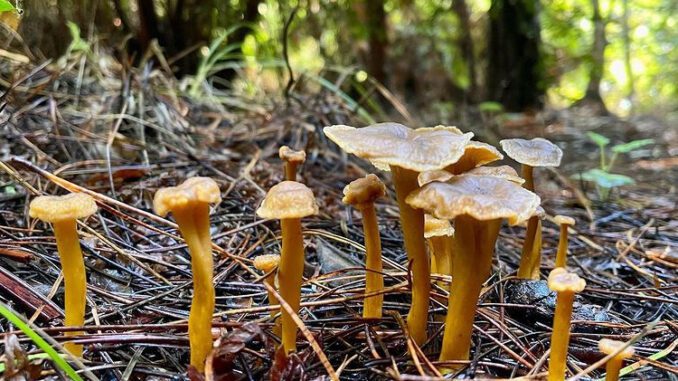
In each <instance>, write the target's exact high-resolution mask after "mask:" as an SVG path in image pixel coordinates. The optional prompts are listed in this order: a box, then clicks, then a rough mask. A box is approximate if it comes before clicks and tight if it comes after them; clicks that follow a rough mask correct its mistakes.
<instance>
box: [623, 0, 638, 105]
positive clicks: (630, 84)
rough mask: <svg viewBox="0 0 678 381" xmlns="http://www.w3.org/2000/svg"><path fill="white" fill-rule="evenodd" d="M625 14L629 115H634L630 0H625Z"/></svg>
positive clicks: (634, 94) (624, 30)
mask: <svg viewBox="0 0 678 381" xmlns="http://www.w3.org/2000/svg"><path fill="white" fill-rule="evenodd" d="M623 6H624V14H623V15H622V33H623V34H624V66H625V67H626V85H627V91H628V96H627V97H628V100H629V115H633V104H634V102H635V97H636V89H635V84H634V78H633V67H632V66H631V31H630V30H629V0H624V1H623Z"/></svg>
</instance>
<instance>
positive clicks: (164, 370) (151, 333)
mask: <svg viewBox="0 0 678 381" xmlns="http://www.w3.org/2000/svg"><path fill="white" fill-rule="evenodd" d="M81 62H84V61H81V60H79V59H72V60H70V61H67V62H65V63H64V62H62V63H59V64H58V65H57V64H52V65H50V66H45V67H36V66H32V65H27V64H21V65H19V64H16V63H11V62H9V61H5V62H4V63H2V64H0V78H1V79H0V80H1V81H3V82H2V87H3V88H7V87H9V84H10V83H12V82H17V80H19V79H22V80H23V81H22V82H21V83H20V84H18V85H17V86H15V87H13V88H12V89H11V90H10V91H8V92H7V93H6V94H5V95H3V96H2V98H0V158H2V160H3V164H2V166H1V167H0V169H1V170H0V279H1V280H2V281H0V300H1V301H3V302H4V303H7V304H8V305H10V306H11V307H12V308H13V309H14V310H15V311H17V312H18V313H19V314H22V315H24V316H26V317H27V318H28V319H30V321H31V322H32V325H33V327H40V328H41V329H42V331H43V332H45V333H46V334H47V335H49V336H51V337H53V338H54V339H56V340H57V341H63V339H64V329H63V326H62V321H61V319H62V317H63V310H62V309H61V306H62V305H63V291H62V287H61V286H62V283H63V282H62V277H61V276H60V266H59V260H58V256H57V253H56V249H55V242H54V239H53V237H52V232H51V229H50V228H49V226H47V225H45V224H43V223H40V222H37V221H35V220H31V219H29V218H28V216H27V206H28V203H29V202H30V200H31V199H32V198H33V197H35V196H36V195H38V194H60V193H64V191H65V190H64V189H62V188H64V186H63V185H64V184H63V183H62V186H59V185H57V184H55V183H54V182H53V181H50V180H49V177H50V176H51V175H54V176H58V177H59V178H61V179H64V180H67V181H68V182H69V183H68V184H75V185H68V184H66V185H65V186H66V187H67V188H71V190H73V187H75V186H80V187H84V188H87V189H89V190H90V191H91V192H92V194H93V195H94V197H95V198H96V199H97V201H98V203H99V206H100V212H99V213H98V214H97V215H95V216H93V217H91V218H89V219H88V220H87V221H85V223H84V224H83V225H81V229H80V234H81V237H82V245H83V250H84V252H85V256H86V265H87V270H88V308H87V311H88V312H87V317H86V318H87V321H86V324H87V327H86V333H85V334H82V335H80V336H78V337H77V339H76V342H79V343H82V344H84V345H85V349H86V352H85V356H84V359H83V361H82V365H83V366H84V369H81V370H80V371H81V373H82V374H83V375H84V376H85V377H86V376H87V374H88V372H91V374H93V375H95V376H96V377H98V378H99V379H101V380H118V379H131V380H164V379H182V378H184V377H186V372H187V369H186V367H187V363H188V348H187V347H188V339H187V335H186V318H187V316H188V310H189V306H190V300H191V272H190V266H189V257H188V251H187V249H186V246H185V244H184V242H183V241H182V240H181V239H180V238H178V237H177V232H176V229H175V227H174V225H173V223H172V222H171V220H167V219H163V218H160V217H157V216H154V215H153V214H152V197H153V194H154V192H155V191H156V190H157V189H158V188H160V187H165V186H171V185H176V184H178V183H180V182H182V181H183V180H184V179H185V178H187V177H190V176H194V175H202V176H209V177H212V178H213V179H215V180H216V181H217V183H218V184H219V185H220V187H221V189H222V197H223V201H222V203H221V204H220V205H218V206H216V207H215V208H214V209H213V211H212V216H211V218H212V237H213V241H214V243H215V244H216V245H217V246H218V248H219V249H218V250H216V253H215V255H216V266H215V281H216V287H217V309H216V310H217V315H218V318H216V319H215V321H214V327H215V331H214V334H215V339H217V338H218V340H217V347H218V350H217V351H215V357H214V359H213V364H214V373H213V374H212V375H214V376H215V377H214V379H221V380H235V379H252V380H258V379H262V378H264V377H268V376H267V375H268V374H270V375H271V377H272V379H295V380H301V379H314V378H318V377H322V376H326V375H327V374H328V370H327V368H328V367H331V368H332V369H333V371H334V372H336V373H339V374H340V375H341V378H342V379H350V380H362V379H364V380H373V379H401V380H415V379H417V380H425V379H432V378H434V377H436V375H437V371H436V370H435V364H436V360H437V354H438V353H439V351H440V343H441V337H442V332H441V321H440V316H442V315H443V314H444V311H445V310H444V307H443V304H441V302H444V301H445V295H446V291H445V289H444V288H443V287H442V285H443V284H444V280H443V281H442V283H441V284H439V285H435V286H434V297H433V304H432V314H431V320H430V322H429V326H428V327H429V335H430V339H429V341H428V342H427V343H426V344H425V345H423V346H422V348H421V351H420V352H416V353H417V356H415V357H413V356H412V355H411V352H408V343H407V341H406V340H405V335H404V334H403V328H402V325H403V318H404V316H405V315H406V314H407V310H408V302H409V293H408V285H407V280H408V278H407V276H406V265H405V264H406V257H405V254H404V252H403V250H402V239H401V234H400V230H399V226H398V219H397V208H396V206H395V203H394V202H393V201H391V200H392V197H391V198H390V199H384V200H382V201H381V203H379V204H378V207H377V209H378V215H379V221H380V224H381V233H382V240H383V249H384V261H385V262H384V266H385V272H386V273H387V274H388V276H386V286H387V287H388V292H387V293H386V294H385V309H386V310H387V311H388V312H387V313H386V315H385V317H384V318H383V319H382V320H381V321H378V322H375V321H365V320H363V319H362V318H361V317H360V305H361V292H362V290H363V288H364V283H363V279H362V274H363V271H362V270H361V268H360V267H361V263H363V259H364V257H363V256H364V247H363V246H362V242H363V233H362V228H361V219H360V217H359V215H358V214H357V213H355V212H354V211H352V210H350V209H349V208H347V207H346V206H344V205H343V204H342V203H341V191H342V189H343V187H344V186H345V185H346V184H347V183H348V182H350V181H352V180H354V179H356V178H357V177H359V176H363V175H364V174H366V173H370V172H375V171H376V169H374V168H372V167H370V165H369V164H367V163H365V162H362V161H360V160H358V159H355V158H353V157H346V156H345V155H343V154H342V153H341V152H340V151H339V150H338V149H337V147H336V146H333V145H332V144H330V143H329V142H328V141H327V140H326V139H325V137H324V135H323V134H322V132H321V129H322V127H323V126H326V125H331V124H351V123H353V122H356V120H357V117H356V115H355V112H354V110H352V109H350V108H349V107H348V106H347V105H346V104H345V103H344V102H343V101H342V100H341V98H340V97H338V96H337V95H336V94H333V93H329V92H318V93H314V94H309V95H301V94H297V95H296V96H295V97H294V99H290V100H289V101H286V100H285V99H284V98H283V99H280V98H273V97H272V98H271V99H268V100H267V101H265V102H264V101H261V100H259V101H254V100H244V99H236V98H228V97H225V96H222V97H220V98H218V101H217V100H215V99H217V98H211V99H203V100H202V101H201V102H198V101H196V100H191V99H189V98H185V97H182V96H179V95H178V94H179V91H178V89H179V88H180V87H181V84H180V83H178V82H177V81H176V80H175V79H173V78H171V77H168V76H165V75H164V74H163V72H162V71H159V70H146V71H128V70H122V68H121V67H120V66H119V65H116V64H114V63H110V62H108V63H106V62H103V61H98V63H91V62H89V61H88V62H87V64H82V63H81ZM58 66H59V68H57V67H58ZM83 68H84V69H83ZM121 78H122V80H121ZM356 123H360V122H356ZM480 123H482V122H481V121H477V122H475V123H471V124H470V126H459V127H461V128H462V129H464V130H472V131H475V132H477V135H478V138H479V139H481V140H482V139H483V138H487V139H488V142H489V143H493V144H496V143H497V142H496V141H493V140H495V139H496V138H503V137H517V136H520V137H528V138H530V137H533V136H543V137H546V138H549V139H551V140H552V141H554V142H557V143H558V144H559V145H560V146H561V147H562V148H563V149H564V151H565V157H564V160H563V165H562V166H561V167H560V168H558V169H555V170H538V171H537V177H538V179H537V192H538V193H539V194H540V196H541V197H542V199H543V206H544V208H545V210H546V212H547V214H548V215H549V216H554V215H556V214H564V215H569V216H572V217H574V218H575V219H576V221H577V225H576V226H575V228H574V230H575V234H572V237H571V241H570V256H569V263H568V264H569V266H570V267H571V269H573V270H574V271H576V272H577V273H578V274H579V275H580V276H582V277H583V278H584V279H586V281H587V284H588V287H587V288H586V289H585V290H584V292H582V293H581V299H579V300H578V303H577V306H576V308H575V317H574V323H573V335H572V339H571V344H570V354H571V357H570V358H569V362H568V364H569V369H570V371H571V372H572V374H578V375H580V377H581V378H583V379H590V378H597V377H599V376H600V375H601V374H602V373H601V369H589V366H590V365H591V364H593V363H595V362H596V361H598V360H600V358H601V357H602V356H601V355H600V353H598V350H597V342H598V340H599V339H601V338H603V337H607V338H614V339H618V340H633V341H634V342H635V344H634V345H635V347H636V354H635V356H634V357H633V358H632V360H631V362H630V364H631V368H630V369H625V370H624V371H625V372H626V373H630V374H629V377H631V378H629V379H644V380H647V379H662V380H669V379H673V380H675V379H678V378H677V376H676V372H677V371H678V356H676V353H677V351H676V347H677V346H678V324H677V323H676V322H677V321H678V306H677V304H678V295H677V292H676V291H677V290H678V282H677V281H676V273H677V271H676V270H677V269H678V256H676V248H677V247H678V219H677V218H676V217H678V215H677V212H676V188H675V186H676V184H678V163H677V162H676V160H675V159H676V155H678V146H677V145H676V144H678V143H677V142H678V139H677V136H678V132H677V131H676V128H675V127H673V129H671V128H668V127H666V126H664V125H663V122H662V121H661V120H656V119H652V118H645V119H644V118H637V119H636V120H635V121H634V122H622V121H620V120H618V119H616V118H611V117H608V118H595V117H590V116H585V115H578V114H576V113H574V112H571V111H560V112H551V113H548V115H546V114H544V115H543V116H541V117H539V118H533V117H524V119H522V120H521V119H520V118H513V119H510V120H508V119H502V118H497V119H495V120H493V122H492V124H493V127H491V128H490V130H491V131H488V128H480V127H477V126H480ZM476 127H477V128H476ZM588 130H595V131H597V132H600V133H602V134H604V135H607V136H608V137H610V138H611V139H613V140H615V141H627V140H631V139H636V138H639V137H651V138H654V139H655V140H656V144H655V145H654V146H653V147H652V148H648V149H647V150H643V151H639V152H638V153H636V157H633V158H620V162H619V164H618V166H617V168H618V172H621V173H624V174H627V175H630V176H632V177H633V178H635V180H636V181H637V184H636V185H633V186H626V187H623V188H619V189H616V190H614V191H613V192H612V194H611V196H610V199H609V200H607V201H604V202H603V201H599V198H598V196H597V195H596V192H595V190H594V189H593V188H592V187H591V186H590V185H589V186H587V185H586V184H581V183H580V182H579V181H577V180H574V179H573V177H572V176H573V175H575V174H577V173H578V172H581V171H583V170H585V169H589V168H591V167H592V166H593V167H595V166H596V165H597V162H598V156H597V152H596V148H595V146H594V145H593V144H592V143H591V142H589V141H588V140H587V138H586V136H585V131H588ZM281 145H289V146H291V147H293V148H296V149H302V148H303V149H305V150H306V152H307V154H308V156H307V162H306V163H305V165H304V167H303V168H302V171H301V176H300V180H301V181H303V182H304V183H305V184H307V185H308V186H309V187H310V188H311V189H312V190H313V191H314V193H315V196H316V198H317V200H318V202H319V205H320V211H321V212H320V214H319V215H318V216H314V217H311V218H308V219H305V220H304V223H305V230H304V232H305V237H306V244H307V266H306V271H305V276H306V281H305V282H304V286H303V297H302V302H303V306H304V307H303V308H302V311H301V312H300V316H301V318H302V320H303V322H304V325H305V326H306V328H307V329H308V331H309V332H310V333H311V334H312V338H313V340H314V341H315V343H316V344H317V345H316V346H312V345H308V340H306V339H305V338H304V337H302V336H300V339H299V343H300V345H299V352H298V353H297V354H296V355H294V356H291V357H289V358H288V359H284V358H281V357H280V356H276V353H275V345H276V343H277V339H276V338H275V337H274V336H273V335H272V333H271V328H272V323H271V320H270V319H269V309H268V308H267V302H266V290H265V288H264V287H263V286H262V284H261V277H260V275H259V274H258V273H257V272H256V270H254V269H253V266H252V258H253V257H255V256H257V255H260V254H265V253H277V252H278V251H279V240H278V237H277V232H278V231H279V226H278V223H277V222H276V221H267V220H262V219H259V218H257V217H256V215H255V212H254V211H255V209H256V207H257V206H258V204H259V203H260V202H261V200H262V198H263V196H264V195H265V193H266V190H268V189H269V188H270V187H271V186H272V185H274V184H276V183H278V182H279V181H281V180H282V164H281V162H280V161H279V159H278V158H277V152H278V148H279V147H280V146H281ZM50 174H51V175H50ZM379 175H380V177H381V178H382V179H383V180H384V181H385V182H387V183H388V182H389V179H388V178H389V176H388V174H384V173H381V174H379ZM523 236H524V228H522V227H505V228H504V229H502V232H501V235H500V238H499V241H498V244H497V255H496V259H497V260H496V261H495V263H494V266H493V273H492V276H491V278H490V279H489V280H488V281H487V283H486V287H485V288H484V289H483V294H482V298H481V301H480V305H479V310H478V314H477V316H476V321H475V331H474V339H473V349H472V360H471V361H470V362H469V363H468V364H465V366H464V368H463V369H462V370H461V371H460V373H459V374H458V375H457V376H459V377H466V378H472V377H476V378H491V377H500V378H510V377H520V376H526V377H528V378H529V377H532V378H535V379H538V378H540V377H543V375H544V374H545V372H546V370H547V368H546V365H547V361H546V360H547V350H548V347H549V344H548V343H549V337H550V327H551V319H552V314H553V297H552V296H549V294H548V292H547V291H545V287H544V282H543V281H540V282H532V283H529V282H527V283H521V282H519V281H516V280H515V279H514V277H513V276H512V275H514V274H515V270H516V269H517V264H518V262H519V255H520V249H521V246H522V237H523ZM557 240H558V229H557V227H556V226H555V225H554V224H553V223H552V222H545V223H544V249H543V265H542V279H545V276H546V275H547V274H548V272H549V271H550V269H551V268H552V266H553V260H554V256H555V248H556V246H557ZM0 330H2V333H1V334H0V336H2V337H4V338H5V341H4V343H5V346H4V347H5V350H8V348H9V350H17V351H18V352H17V353H21V352H22V351H24V353H26V354H28V355H29V356H30V355H32V354H35V353H38V352H39V350H38V349H36V347H35V346H34V345H33V344H32V342H31V340H30V339H28V338H27V336H26V335H24V334H22V333H21V332H19V331H18V330H17V329H16V327H14V326H12V325H10V324H9V323H8V322H7V321H6V320H0ZM12 334H14V335H16V336H17V337H18V339H19V340H18V342H19V344H20V349H19V348H17V347H16V345H14V344H11V342H13V341H10V340H9V339H8V338H9V337H10V336H11V335H12ZM323 359H327V360H328V362H323V361H321V360H323ZM32 363H34V364H41V369H42V370H43V374H44V375H46V376H47V377H52V378H55V379H58V378H61V379H64V376H63V375H61V376H60V377H59V374H60V373H61V370H59V368H57V367H55V366H54V365H53V363H52V362H50V361H46V360H38V359H36V360H33V361H32ZM74 366H76V367H78V364H75V365H74ZM29 370H30V369H29V368H28V367H27V368H25V369H20V370H18V371H19V372H28V371H29ZM17 379H19V378H17Z"/></svg>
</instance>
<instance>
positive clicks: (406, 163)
mask: <svg viewBox="0 0 678 381" xmlns="http://www.w3.org/2000/svg"><path fill="white" fill-rule="evenodd" d="M323 132H324V133H325V135H327V137H328V138H330V139H331V140H332V141H333V142H335V143H336V144H337V145H338V146H339V147H341V148H342V149H343V150H344V151H346V152H348V153H352V154H354V155H356V156H359V157H361V158H363V159H367V160H369V161H370V162H371V163H372V164H373V165H374V166H375V167H377V168H379V169H381V170H386V171H387V170H389V167H390V166H392V165H393V166H396V167H401V168H405V169H409V170H412V171H416V172H423V171H430V170H434V169H441V168H444V167H447V166H448V165H450V164H454V163H456V162H457V160H459V158H461V156H462V155H463V154H464V147H465V146H466V144H468V142H469V141H470V140H471V138H472V137H473V133H471V132H468V133H465V134H460V131H459V129H458V128H456V127H445V126H436V127H423V128H417V129H410V128H408V127H405V126H403V125H402V124H398V123H378V124H374V125H371V126H367V127H363V128H355V127H349V126H343V125H338V126H330V127H325V128H324V129H323Z"/></svg>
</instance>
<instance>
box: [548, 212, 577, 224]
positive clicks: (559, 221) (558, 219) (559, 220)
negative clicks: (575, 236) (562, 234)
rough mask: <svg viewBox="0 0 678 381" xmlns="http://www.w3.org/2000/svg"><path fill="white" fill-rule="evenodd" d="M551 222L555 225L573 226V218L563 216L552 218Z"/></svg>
mask: <svg viewBox="0 0 678 381" xmlns="http://www.w3.org/2000/svg"><path fill="white" fill-rule="evenodd" d="M553 222H555V223H556V224H557V225H568V226H574V223H575V221H574V218H572V217H570V216H563V215H560V214H558V215H556V216H555V217H553Z"/></svg>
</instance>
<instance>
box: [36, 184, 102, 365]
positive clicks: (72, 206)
mask: <svg viewBox="0 0 678 381" xmlns="http://www.w3.org/2000/svg"><path fill="white" fill-rule="evenodd" d="M96 211H97V205H96V203H95V202H94V199H93V198H92V197H91V196H89V195H86V194H84V193H70V194H67V195H65V196H40V197H36V198H35V199H34V200H33V201H32V202H31V205H30V207H29V210H28V214H29V215H30V216H31V217H32V218H37V219H39V220H42V221H44V222H49V223H51V224H52V229H53V230H54V238H55V239H56V243H57V250H58V252H59V260H60V261H61V268H62V269H63V270H62V271H63V274H64V294H65V295H64V299H65V306H64V313H65V315H66V316H65V319H64V325H65V326H66V327H79V326H82V325H84V324H85V305H86V302H87V301H86V296H87V277H86V274H85V262H84V258H83V256H82V250H81V249H80V241H79V240H78V229H77V219H79V218H85V217H89V216H91V215H92V214H94V213H96ZM81 333H82V332H79V331H70V332H66V336H74V335H79V334H81ZM64 347H65V348H66V350H67V351H69V352H70V353H71V354H73V356H77V357H81V356H82V345H79V344H74V343H71V342H67V343H66V344H65V345H64Z"/></svg>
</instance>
